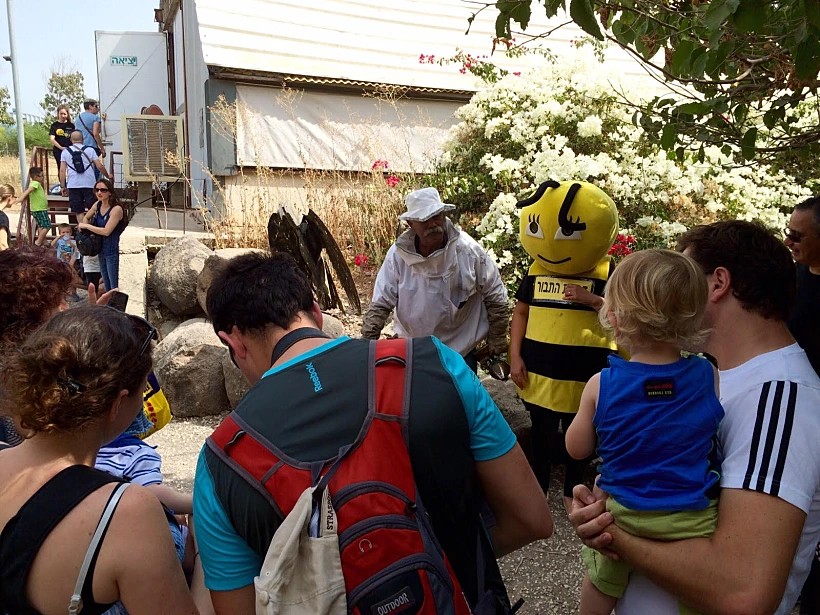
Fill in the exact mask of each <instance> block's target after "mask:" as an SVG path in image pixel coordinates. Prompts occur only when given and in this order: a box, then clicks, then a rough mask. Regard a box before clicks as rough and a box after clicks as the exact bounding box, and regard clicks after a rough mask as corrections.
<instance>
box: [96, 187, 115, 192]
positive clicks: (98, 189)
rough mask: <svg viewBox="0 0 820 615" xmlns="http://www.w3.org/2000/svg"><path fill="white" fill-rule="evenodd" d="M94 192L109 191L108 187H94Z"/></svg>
mask: <svg viewBox="0 0 820 615" xmlns="http://www.w3.org/2000/svg"><path fill="white" fill-rule="evenodd" d="M94 192H111V191H110V190H109V189H108V188H94Z"/></svg>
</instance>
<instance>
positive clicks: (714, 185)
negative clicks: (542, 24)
mask: <svg viewBox="0 0 820 615" xmlns="http://www.w3.org/2000/svg"><path fill="white" fill-rule="evenodd" d="M633 89H634V86H633ZM630 91H631V90H629V89H628V88H626V87H624V86H623V85H622V84H621V83H619V82H618V81H617V78H615V77H614V76H613V75H612V72H611V71H609V72H608V71H607V68H606V67H605V66H604V65H603V64H602V63H600V62H599V61H598V60H597V59H596V58H595V56H594V54H593V53H592V51H591V50H589V49H586V48H582V49H578V50H577V51H573V52H572V53H570V54H568V55H566V56H564V57H563V58H561V57H559V58H557V59H556V60H555V61H545V62H544V64H543V65H542V66H541V67H539V68H538V69H535V70H533V71H531V72H529V73H527V74H525V75H523V76H521V77H517V76H514V75H508V76H506V77H504V78H503V79H501V80H500V81H498V82H497V83H495V84H492V85H491V86H489V87H487V88H486V89H484V90H482V91H480V92H478V93H477V94H476V95H475V96H473V98H472V100H471V101H470V102H469V103H468V104H467V105H465V106H464V107H462V108H461V109H460V110H459V111H458V115H459V117H460V119H461V120H462V121H461V123H459V124H458V125H457V126H455V127H454V128H453V129H452V130H451V133H450V137H449V139H448V142H447V143H446V144H445V150H446V153H445V157H447V160H449V161H453V162H455V163H458V161H459V160H462V161H465V160H472V161H476V162H475V163H473V164H476V163H477V164H478V167H479V168H477V169H476V168H473V169H472V171H474V172H478V173H489V175H490V176H491V177H492V178H493V179H494V180H496V181H497V182H499V181H500V182H501V183H500V184H499V185H503V186H504V192H501V193H500V194H498V196H497V197H496V198H495V200H494V201H493V203H492V205H491V206H490V208H489V211H488V212H487V213H486V215H485V216H484V218H483V219H482V221H481V223H480V224H479V225H478V226H477V227H476V231H477V232H478V233H479V234H480V235H481V241H482V243H483V244H484V246H485V247H487V248H488V249H491V250H493V254H494V256H496V258H498V259H499V261H504V265H508V264H509V265H511V266H512V267H520V266H521V265H522V264H524V263H526V261H527V260H528V259H527V257H526V255H525V254H524V253H523V252H522V251H521V250H520V247H519V246H518V238H517V235H518V214H519V212H518V210H517V209H516V206H515V205H516V201H517V199H518V198H519V197H522V196H524V195H525V194H528V193H530V192H531V191H532V189H533V188H534V187H535V186H537V185H538V184H540V183H541V182H543V181H545V180H547V179H554V180H558V181H565V180H584V181H589V182H592V183H594V184H596V185H598V186H600V187H601V188H602V189H603V190H604V191H606V192H607V193H608V194H609V195H610V196H611V197H612V198H613V199H614V200H615V202H616V203H617V204H618V208H619V211H620V215H621V227H622V228H627V227H628V228H631V229H634V231H633V232H634V235H635V238H636V241H637V242H638V247H647V246H650V245H653V246H671V245H673V244H674V242H675V240H676V238H677V236H678V235H680V234H681V233H682V232H684V231H685V230H686V229H687V227H689V226H691V225H693V224H697V223H700V222H711V221H714V220H718V219H726V218H741V219H747V220H753V219H755V220H760V221H762V222H763V223H765V224H767V225H769V226H772V227H775V228H782V227H783V226H784V222H785V219H786V216H785V215H784V213H783V212H784V211H787V210H788V209H790V208H791V207H792V206H794V204H796V203H797V202H799V201H800V200H802V199H804V198H806V197H808V196H810V191H809V190H808V188H805V187H801V186H799V185H797V184H796V183H795V181H794V179H793V178H791V177H789V176H787V175H785V174H783V173H782V172H775V171H773V170H772V169H771V168H770V167H768V166H766V165H756V166H754V167H753V168H752V167H736V166H735V165H733V164H732V160H731V159H730V158H729V157H727V156H726V155H725V154H724V153H723V152H722V151H721V149H720V148H719V147H708V148H706V149H705V151H704V154H705V157H704V161H703V162H702V163H698V162H696V161H694V160H691V159H687V160H686V161H685V162H683V163H681V162H679V161H677V160H674V159H670V158H669V156H668V155H667V153H666V152H665V151H662V150H661V149H660V148H659V147H658V146H657V145H655V144H653V143H651V142H650V141H649V140H648V139H647V138H646V135H645V134H644V132H643V130H642V129H641V128H640V127H636V126H635V125H633V123H632V115H631V114H632V109H631V108H629V107H628V106H627V105H625V104H623V102H622V100H620V99H619V96H623V95H624V92H630ZM616 92H617V93H618V94H617V95H616ZM465 172H468V170H467V168H466V167H464V166H462V167H460V169H459V173H465ZM505 250H506V251H505ZM510 250H512V252H510ZM499 254H500V255H501V256H500V258H499ZM510 271H511V270H510ZM517 276H520V272H518V273H517V274H516V277H517ZM507 278H508V279H509V276H507Z"/></svg>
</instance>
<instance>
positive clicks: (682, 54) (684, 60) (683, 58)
mask: <svg viewBox="0 0 820 615" xmlns="http://www.w3.org/2000/svg"><path fill="white" fill-rule="evenodd" d="M694 49H695V43H694V42H692V41H690V40H684V41H681V42H680V44H679V45H678V48H677V49H675V52H674V53H673V54H672V66H671V67H670V68H671V69H672V74H673V75H676V76H680V75H682V74H683V72H684V67H685V66H686V65H687V64H688V63H689V58H690V57H691V56H692V51H693V50H694Z"/></svg>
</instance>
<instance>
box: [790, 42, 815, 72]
mask: <svg viewBox="0 0 820 615" xmlns="http://www.w3.org/2000/svg"><path fill="white" fill-rule="evenodd" d="M794 72H795V75H797V78H798V79H814V78H816V77H817V74H818V72H820V41H818V39H817V38H815V37H813V36H810V37H808V38H807V39H806V40H804V41H803V42H802V43H800V44H799V45H798V46H797V53H796V54H795V58H794Z"/></svg>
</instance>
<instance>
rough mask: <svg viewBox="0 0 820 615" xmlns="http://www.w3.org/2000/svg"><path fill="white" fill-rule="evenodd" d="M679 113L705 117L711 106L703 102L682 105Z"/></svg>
mask: <svg viewBox="0 0 820 615" xmlns="http://www.w3.org/2000/svg"><path fill="white" fill-rule="evenodd" d="M677 110H678V113H685V114H686V115H703V114H704V113H708V112H709V105H707V104H706V103H702V102H691V103H686V104H685V105H680V106H679V107H678V108H677Z"/></svg>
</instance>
